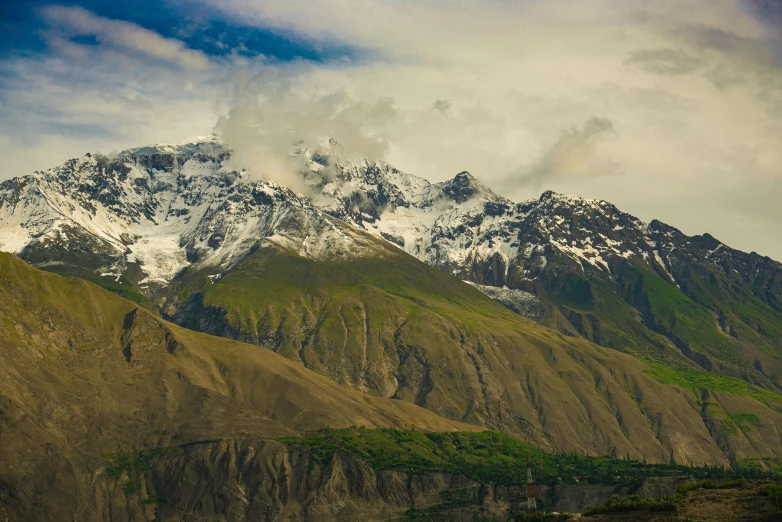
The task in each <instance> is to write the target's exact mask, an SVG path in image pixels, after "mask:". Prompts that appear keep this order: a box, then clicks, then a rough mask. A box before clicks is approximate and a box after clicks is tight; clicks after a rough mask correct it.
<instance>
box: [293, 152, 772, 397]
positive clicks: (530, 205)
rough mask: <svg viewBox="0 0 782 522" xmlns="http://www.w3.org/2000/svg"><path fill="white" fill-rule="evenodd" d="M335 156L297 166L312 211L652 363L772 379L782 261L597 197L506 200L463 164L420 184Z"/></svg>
mask: <svg viewBox="0 0 782 522" xmlns="http://www.w3.org/2000/svg"><path fill="white" fill-rule="evenodd" d="M332 155H333V156H335V157H336V158H337V160H336V161H333V162H330V160H329V158H330V157H331V156H329V155H327V153H323V152H321V153H320V154H319V155H315V156H308V158H309V159H308V161H307V163H306V164H307V166H308V167H309V170H308V172H306V174H305V177H306V179H308V180H309V182H310V184H311V186H312V187H313V188H314V189H315V190H316V191H318V192H319V197H320V198H321V199H319V200H316V201H318V202H319V204H320V206H321V207H322V208H324V209H325V210H326V211H327V212H329V213H331V214H333V215H335V216H338V217H340V218H342V219H345V220H346V221H349V222H351V223H353V224H356V225H358V226H360V227H362V228H364V229H366V230H367V231H369V232H371V233H374V234H376V235H378V236H380V237H383V238H385V239H387V240H388V241H390V242H392V243H394V244H396V245H398V246H399V247H400V248H402V249H404V250H405V251H406V252H408V253H409V254H411V255H413V256H415V257H417V258H419V259H421V260H422V261H425V262H426V263H428V264H430V265H432V266H436V267H438V268H440V269H441V270H444V271H446V272H448V273H451V274H453V275H455V276H456V277H459V278H460V279H463V280H466V281H470V282H473V283H476V284H478V285H482V286H483V287H487V286H488V287H497V288H500V289H501V288H507V289H508V290H521V291H526V292H527V293H532V294H534V295H536V296H537V297H538V298H539V299H540V300H541V301H542V302H543V303H544V304H545V305H546V307H547V308H548V313H547V314H545V316H543V317H541V315H542V314H538V315H535V313H534V312H533V314H532V315H529V314H528V316H529V317H532V318H534V319H536V320H540V321H541V322H543V323H544V324H546V325H548V326H551V327H553V328H556V329H558V330H560V331H562V332H563V333H569V334H578V335H582V336H584V337H586V338H588V339H590V340H592V341H594V342H596V343H598V344H602V345H604V346H611V347H614V348H617V349H619V350H623V351H626V352H628V353H632V354H635V355H640V356H643V357H646V358H649V359H653V360H659V361H664V362H666V363H669V364H674V365H676V366H679V367H682V368H687V367H695V366H697V367H701V368H704V369H707V370H710V371H717V372H721V373H725V374H728V375H732V376H736V377H739V378H742V379H745V380H748V381H750V382H754V383H758V384H761V385H763V386H767V387H771V388H773V389H779V388H780V386H782V380H780V377H782V366H781V365H780V359H779V355H780V354H782V265H781V264H780V263H777V262H775V261H773V260H771V259H769V258H767V257H762V256H759V255H757V254H754V253H752V254H745V253H743V252H739V251H737V250H734V249H731V248H729V247H727V246H726V245H724V244H722V243H720V242H719V241H717V240H716V239H714V238H713V237H711V236H709V235H708V234H707V235H703V236H695V237H688V236H686V235H684V234H683V233H681V232H680V231H678V230H677V229H675V228H673V227H670V226H668V225H665V224H663V223H661V222H659V221H652V222H651V223H648V224H646V223H643V222H641V221H640V220H638V219H637V218H635V217H633V216H631V215H629V214H626V213H624V212H621V211H620V210H618V209H617V208H616V207H615V206H613V205H611V204H610V203H607V202H605V201H596V200H586V199H583V198H579V197H574V196H562V195H559V194H555V193H553V192H546V193H544V194H543V195H542V196H541V197H540V199H538V200H530V201H526V202H523V203H513V202H511V201H509V200H507V199H505V198H502V197H500V196H497V195H496V194H494V193H493V192H492V191H491V190H490V189H488V188H487V187H485V186H484V185H482V184H481V183H480V182H478V181H477V180H476V179H475V178H474V177H472V176H471V175H470V174H468V173H466V172H462V173H460V174H458V175H457V176H456V177H454V178H453V179H452V180H449V181H446V182H443V183H434V184H430V183H428V182H427V181H425V180H423V179H421V178H417V177H414V176H410V175H408V174H404V173H402V172H399V171H398V170H396V169H394V168H392V167H390V166H388V165H385V164H381V163H368V162H363V163H355V162H349V161H344V160H343V161H341V160H340V159H339V154H338V152H332ZM313 157H314V158H315V159H312V158H313ZM324 158H325V159H324ZM315 160H317V161H315ZM318 162H320V163H318ZM324 171H325V172H327V174H326V175H324V174H323V172H324ZM489 295H492V296H495V297H496V296H497V295H498V294H497V291H494V290H490V291H489ZM507 297H508V293H507V292H506V296H505V299H504V301H503V300H502V299H501V301H503V302H506V304H508V300H507ZM509 306H511V307H512V308H513V305H509ZM517 309H519V310H521V311H522V313H527V312H526V310H527V308H524V309H521V308H518V307H517Z"/></svg>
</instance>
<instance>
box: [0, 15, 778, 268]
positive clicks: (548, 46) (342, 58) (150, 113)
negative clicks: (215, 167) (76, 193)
mask: <svg viewBox="0 0 782 522" xmlns="http://www.w3.org/2000/svg"><path fill="white" fill-rule="evenodd" d="M78 1H79V0H75V2H77V3H78ZM85 1H86V0H85ZM90 1H91V2H92V4H91V5H93V6H97V5H98V2H96V1H94V0H90ZM764 2H766V5H765V7H764V5H763V3H764ZM82 5H86V4H84V3H83V4H82ZM145 5H146V4H145ZM150 5H151V4H150ZM165 5H166V6H167V7H168V8H170V9H169V14H170V13H171V12H174V11H175V12H177V13H190V12H198V13H199V17H201V18H200V19H199V20H198V24H195V25H192V24H191V28H192V31H179V32H176V31H169V32H166V31H164V30H163V29H162V28H161V25H154V24H151V25H150V24H147V25H144V24H143V22H142V21H141V19H140V18H134V19H133V20H135V21H136V22H138V23H136V24H133V23H130V22H128V21H121V20H115V19H113V18H112V17H113V15H107V14H106V12H105V11H99V13H102V14H103V15H104V16H99V15H98V14H95V13H91V12H89V11H85V10H83V9H81V10H80V9H74V8H63V7H53V8H49V10H46V11H43V12H42V16H43V17H44V21H45V24H46V27H47V31H46V33H45V35H46V37H47V38H48V39H49V40H48V41H49V43H50V45H51V46H52V47H51V48H50V49H51V51H52V52H48V53H46V54H43V55H35V56H32V57H29V56H28V57H27V58H26V59H25V60H21V61H14V62H12V61H6V62H5V63H0V84H2V86H0V103H2V105H3V112H2V115H1V116H0V118H2V121H0V154H2V157H3V158H4V167H5V166H7V165H9V164H15V165H19V167H20V168H22V167H23V166H24V165H30V166H32V165H34V166H35V167H36V168H39V167H45V166H47V165H45V164H42V163H43V162H44V161H51V162H56V161H55V160H59V159H64V158H63V155H64V154H67V151H68V150H71V151H72V152H71V153H81V152H84V151H85V150H90V149H95V148H101V147H102V148H107V147H120V146H133V145H137V144H140V143H144V142H149V141H152V142H156V141H162V140H168V141H178V140H179V139H180V138H181V137H182V136H189V135H195V134H204V133H207V132H209V130H210V129H211V128H212V127H213V125H214V122H215V121H217V120H218V118H222V120H221V124H220V127H219V128H220V129H222V130H223V131H224V132H225V135H226V136H227V137H228V138H229V140H230V141H231V143H232V144H233V145H235V146H237V148H241V149H242V150H246V151H249V152H248V155H246V157H245V158H244V162H245V163H247V164H248V165H250V164H252V165H254V167H253V168H254V169H255V170H264V169H265V170H266V171H269V172H267V175H268V176H269V177H274V174H273V173H271V172H270V171H272V170H274V169H272V168H271V166H270V165H271V160H270V159H268V158H269V157H270V156H269V154H271V155H272V156H273V157H278V155H279V150H278V149H280V148H285V147H286V146H287V145H286V144H287V143H288V142H289V141H291V140H293V139H296V138H294V135H298V136H299V139H305V140H306V139H312V136H314V135H315V134H317V133H327V134H335V135H337V137H340V136H339V135H341V136H342V140H343V141H345V142H346V143H348V144H349V145H350V148H353V149H355V150H356V151H361V152H363V153H366V154H369V155H372V156H380V157H382V158H384V159H385V160H387V161H389V162H390V163H392V164H394V165H395V166H397V167H399V168H402V169H403V170H407V171H409V172H412V173H416V174H420V175H422V176H424V177H427V178H429V179H431V180H433V181H439V180H442V179H445V178H447V177H451V176H453V175H454V174H455V173H456V172H459V171H461V170H469V171H471V172H472V173H473V174H475V175H477V176H478V177H480V178H482V179H483V180H484V181H485V182H486V183H488V184H489V185H494V186H497V185H499V184H500V183H502V189H503V194H504V195H507V196H509V197H512V198H514V199H523V198H527V197H534V196H536V195H537V193H538V192H539V191H540V190H541V189H542V188H551V189H553V190H557V191H560V192H569V193H577V194H581V195H584V196H587V197H599V198H604V199H608V200H611V201H613V202H614V203H616V204H618V205H620V206H621V207H623V208H626V209H627V210H629V211H631V212H634V213H636V214H638V215H639V216H640V217H641V218H644V219H651V218H661V219H663V220H668V221H671V222H673V224H676V225H679V226H681V227H682V228H684V230H685V231H687V232H691V233H698V232H703V231H707V230H708V231H710V232H712V233H713V234H715V235H716V236H718V237H719V238H720V239H723V240H725V241H727V242H729V243H731V244H734V245H736V246H738V247H742V248H746V249H750V250H751V249H756V250H759V249H761V248H762V249H765V251H766V252H768V253H773V254H774V255H775V256H776V257H778V258H782V240H780V239H774V238H778V233H777V231H776V228H775V225H773V221H772V220H771V219H765V218H763V219H764V220H765V221H764V220H761V219H758V221H757V225H756V227H755V229H753V230H752V231H751V232H741V231H739V230H737V229H736V228H735V227H733V226H731V225H730V223H731V219H732V220H733V222H737V223H738V222H742V220H745V221H746V220H751V219H753V218H756V217H758V216H759V215H760V214H759V213H758V212H757V209H754V208H753V204H752V203H751V201H750V200H751V199H752V198H753V197H754V194H755V193H754V192H752V191H749V192H744V193H745V194H746V197H735V198H734V197H733V195H736V194H740V193H742V192H741V191H738V190H737V187H741V186H750V185H753V184H754V185H757V186H763V187H767V190H766V191H764V194H766V193H768V194H772V195H771V196H769V197H767V198H765V199H763V201H764V202H765V203H763V204H764V205H767V204H768V202H769V201H773V200H774V197H777V198H779V199H782V193H779V190H780V188H779V187H780V184H779V183H778V180H779V179H782V167H781V166H782V149H780V147H779V146H778V144H779V140H780V139H782V89H780V88H779V86H780V85H782V71H781V70H780V59H779V57H780V53H779V50H780V45H779V42H780V30H779V23H778V21H779V20H780V18H779V16H778V10H769V8H770V7H771V8H773V6H774V2H771V3H769V2H768V1H767V0H655V1H654V2H648V1H643V0H525V1H524V2H508V1H506V0H464V1H461V2H459V3H458V6H459V8H458V9H455V8H454V4H453V2H450V1H447V0H422V1H418V2H389V1H386V0H317V1H316V0H167V2H166V3H165ZM94 9H97V7H95V8H94ZM763 9H765V11H764V10H763ZM172 10H173V11H172ZM758 13H760V14H758ZM142 25H144V26H143V27H142ZM201 27H210V28H212V29H210V30H209V31H203V30H202V29H200V28H201ZM199 31H200V32H199ZM224 33H225V35H229V36H230V37H226V36H224ZM237 34H240V35H244V36H241V37H235V38H234V35H237ZM253 34H254V35H260V36H257V38H256V37H252V38H250V36H247V35H253ZM264 35H271V37H270V38H266V36H264ZM245 36H247V37H246V38H245ZM183 42H187V43H186V44H185V43H183ZM286 42H291V45H292V47H291V48H290V49H287V48H286V47H285V46H286V45H287V43H286ZM296 42H306V48H307V49H308V50H307V52H304V51H301V49H299V48H298V47H296ZM243 45H249V46H250V47H252V49H251V51H252V52H245V51H243V50H242V49H241V46H243ZM210 49H211V51H210ZM330 49H331V50H334V49H336V50H341V51H338V52H331V51H329V50H330ZM345 50H347V51H345ZM275 52H277V54H278V55H279V56H285V58H284V59H274V58H273V57H274V56H275ZM262 55H263V56H262ZM326 56H329V57H331V58H327V59H324V57H326ZM269 57H271V58H269ZM280 78H286V79H287V80H286V81H285V82H280ZM391 100H392V101H391ZM596 116H597V118H596ZM79 125H82V126H79ZM68 126H71V127H68ZM45 129H49V130H50V131H51V134H44V133H45V132H46V131H45ZM101 129H103V130H105V131H112V132H104V133H101ZM69 130H71V131H76V132H78V133H79V135H80V138H79V139H76V138H74V137H73V136H71V135H68V134H67V133H68V132H69ZM93 132H94V134H93V135H92V137H89V134H90V133H93ZM346 137H347V138H346ZM36 140H38V141H37V142H36ZM22 142H24V143H25V144H26V145H25V146H24V147H21V146H20V143H22ZM283 142H284V143H283ZM263 148H265V149H266V150H267V152H268V153H269V154H266V155H264V154H260V155H258V154H256V153H257V151H259V150H261V149H263ZM253 151H255V152H253ZM237 157H238V156H237ZM15 173H16V171H14V174H15ZM606 173H613V174H615V175H610V176H607V175H604V174H606ZM617 173H621V175H616V174H617ZM8 175H9V171H6V170H4V171H2V172H0V177H7V176H8ZM279 179H284V178H279ZM726 200H731V201H732V203H731V204H730V205H728V204H726V203H725V201H726ZM762 215H763V216H766V217H768V216H776V214H775V213H774V212H765V213H762ZM777 225H778V224H777ZM714 227H716V228H714ZM721 231H724V233H722V232H721ZM769 238H771V239H769Z"/></svg>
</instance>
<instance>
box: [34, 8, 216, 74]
mask: <svg viewBox="0 0 782 522" xmlns="http://www.w3.org/2000/svg"><path fill="white" fill-rule="evenodd" d="M41 13H42V16H43V18H44V19H45V20H46V21H47V22H48V23H49V24H51V26H52V28H51V32H49V33H48V40H49V43H50V44H51V45H53V46H55V47H57V48H59V49H61V50H62V51H64V52H67V53H69V54H72V53H74V52H78V53H85V52H86V51H87V49H85V48H84V47H85V46H81V45H78V44H75V43H73V42H72V41H71V40H70V39H71V38H73V37H75V36H94V37H95V38H96V39H97V40H98V42H99V43H100V44H101V45H107V46H110V47H113V48H115V49H120V50H123V51H132V52H136V53H140V54H142V55H145V56H147V57H150V58H155V59H158V60H163V61H166V62H171V63H175V64H177V65H179V66H181V67H186V68H190V69H205V68H207V67H208V66H209V60H208V59H207V57H206V56H205V55H204V54H203V53H201V52H199V51H195V50H192V49H188V48H187V47H186V46H185V44H184V43H182V42H181V41H179V40H175V39H172V38H163V37H162V36H160V35H159V34H157V33H155V32H153V31H149V30H147V29H144V28H143V27H140V26H138V25H136V24H132V23H128V22H124V21H121V20H112V19H109V18H103V17H101V16H97V15H95V14H93V13H91V12H89V11H87V10H85V9H82V8H80V7H65V6H47V7H44V8H43V9H42V10H41Z"/></svg>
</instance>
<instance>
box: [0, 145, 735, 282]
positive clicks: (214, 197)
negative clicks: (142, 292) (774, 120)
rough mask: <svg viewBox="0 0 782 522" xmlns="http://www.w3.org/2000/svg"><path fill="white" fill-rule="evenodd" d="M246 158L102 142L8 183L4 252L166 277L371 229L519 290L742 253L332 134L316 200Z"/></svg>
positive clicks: (335, 244) (670, 269)
mask: <svg viewBox="0 0 782 522" xmlns="http://www.w3.org/2000/svg"><path fill="white" fill-rule="evenodd" d="M230 154H231V151H230V150H228V149H227V148H225V147H224V146H223V145H222V144H221V143H220V139H219V137H218V136H215V135H212V136H207V137H202V138H198V139H197V140H195V141H189V142H186V143H180V144H171V145H152V146H147V147H139V148H134V149H128V150H126V151H123V152H122V153H120V154H119V155H117V156H116V157H115V158H107V157H105V156H101V155H90V154H87V155H85V156H84V157H82V158H77V159H73V160H69V161H67V162H66V163H65V164H63V165H61V166H59V167H56V168H53V169H49V170H47V171H44V172H38V173H36V174H34V175H31V176H26V177H23V178H16V179H13V180H9V181H7V182H4V183H2V184H0V249H2V250H6V251H12V252H17V253H20V254H22V255H23V256H24V257H25V258H26V259H28V260H31V262H41V263H44V262H50V261H51V259H52V255H54V254H52V253H53V252H59V254H56V255H57V256H60V257H59V258H58V259H59V261H58V262H65V263H68V262H70V261H69V259H76V258H78V259H80V261H79V263H82V264H83V263H86V262H88V263H91V264H92V266H94V267H95V269H96V270H97V271H98V272H99V273H101V274H103V275H112V276H115V277H121V276H122V274H124V273H126V272H128V271H129V270H131V268H132V267H135V268H133V270H136V271H137V272H138V271H139V270H140V272H141V274H142V278H141V281H142V284H153V283H163V282H166V281H170V280H171V278H173V277H175V276H176V275H177V274H178V273H179V272H180V271H182V270H183V269H185V268H187V267H190V266H194V265H195V266H198V267H211V268H210V269H213V270H214V271H215V274H218V275H219V273H221V271H222V270H225V269H227V267H230V266H232V264H234V263H236V262H238V261H239V260H241V259H242V257H243V256H245V255H247V253H248V252H251V251H252V250H253V249H254V248H257V246H258V245H259V244H263V243H270V244H275V245H278V246H280V247H283V248H286V249H293V250H295V251H296V252H297V253H299V254H300V255H303V256H309V257H313V258H323V257H328V256H330V255H336V256H341V257H345V256H353V255H365V254H367V253H368V252H375V253H374V254H371V255H375V254H377V252H376V249H375V247H372V246H368V245H369V243H367V241H366V237H367V236H366V235H364V234H361V233H359V232H357V231H356V229H355V228H354V227H357V228H360V229H363V230H364V231H366V232H368V233H369V234H372V235H374V236H376V237H378V238H382V239H384V240H385V241H387V242H388V243H391V244H393V245H396V246H397V247H398V248H400V249H403V250H404V251H406V252H407V253H409V254H410V255H413V256H415V257H417V258H419V259H421V260H422V261H424V262H426V263H429V264H431V265H433V266H436V267H439V268H441V269H443V270H445V271H447V272H450V273H452V274H454V275H456V276H457V277H460V278H462V279H466V280H471V281H472V282H474V283H478V284H481V285H490V286H499V287H502V286H508V287H509V288H511V289H514V288H515V289H518V288H522V287H523V286H524V285H526V284H529V282H530V281H541V280H544V279H545V278H546V277H547V276H546V274H548V273H550V272H551V271H555V272H561V271H563V270H566V271H575V272H579V273H586V272H588V271H591V272H594V273H597V274H598V276H599V277H611V274H612V271H613V270H614V269H615V267H616V266H617V263H620V262H625V261H628V260H632V261H633V262H642V263H646V264H647V265H649V266H651V267H653V269H654V270H656V271H657V272H658V273H660V274H661V275H662V276H663V277H665V278H666V279H668V280H669V281H671V282H674V283H675V279H674V275H673V274H674V273H675V269H674V266H675V263H676V262H677V259H681V255H682V254H681V252H682V251H685V250H686V251H692V250H693V249H695V250H694V251H697V253H698V255H699V256H700V257H701V258H703V259H709V260H710V262H714V263H718V262H719V263H722V262H726V261H724V260H725V259H729V258H730V256H732V255H733V254H732V252H734V251H732V250H730V249H728V248H727V247H724V245H722V244H721V243H720V242H719V241H717V240H716V239H714V238H713V237H711V236H709V235H704V236H696V237H692V238H690V237H687V236H685V235H684V234H682V233H681V232H680V231H678V230H676V229H675V228H673V227H669V226H668V225H665V224H664V223H660V222H659V221H652V222H651V223H649V224H648V225H647V224H645V223H643V222H641V221H640V220H638V219H637V218H635V217H633V216H631V215H629V214H625V213H623V212H621V211H620V210H618V209H617V208H616V207H615V206H613V205H612V204H610V203H608V202H605V201H602V200H590V199H585V198H581V197H578V196H569V195H564V194H558V193H555V192H553V191H546V192H544V193H543V194H542V195H541V196H540V197H539V198H537V199H531V200H529V201H526V202H523V203H514V202H512V201H510V200H507V199H505V198H503V197H501V196H498V195H497V194H495V193H494V192H492V191H491V189H489V188H488V187H486V186H485V185H483V184H482V183H481V182H480V181H478V179H476V178H475V177H474V176H473V175H471V174H470V173H468V172H460V173H458V174H456V176H454V177H453V178H452V179H450V180H447V181H444V182H440V183H430V182H429V181H427V180H425V179H423V178H420V177H418V176H414V175H411V174H408V173H405V172H402V171H400V170H398V169H395V168H394V167H392V166H391V165H388V164H387V163H384V162H381V161H372V160H367V159H363V158H350V157H348V155H347V154H345V152H344V150H343V149H342V147H341V146H340V145H339V143H338V142H336V141H335V140H332V139H327V138H324V141H323V142H322V143H321V144H320V146H318V147H316V148H314V149H308V148H305V147H304V146H303V145H302V144H299V145H298V146H295V147H294V149H293V152H292V156H293V158H294V160H295V161H296V162H298V164H299V167H300V168H301V176H302V179H303V181H304V187H305V188H306V190H305V191H306V193H307V197H303V196H299V195H297V194H295V193H293V192H292V191H291V190H289V189H288V188H285V187H282V186H280V185H277V184H275V183H272V182H268V181H264V180H258V179H256V178H255V177H254V176H252V175H251V173H249V172H246V171H241V172H237V171H235V170H233V169H232V168H231V167H230V166H229V165H230V163H229V162H228V161H227V160H228V159H229V158H230ZM334 218H339V219H334ZM340 220H342V221H340ZM345 222H346V223H348V224H347V225H346V224H345ZM350 225H352V226H350ZM362 238H363V239H362ZM385 244H387V243H385ZM85 245H87V246H85ZM362 245H363V246H362ZM373 249H374V250H373ZM688 249H689V250H688ZM367 255H369V254H367ZM84 259H88V261H84Z"/></svg>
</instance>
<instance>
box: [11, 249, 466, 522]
mask: <svg viewBox="0 0 782 522" xmlns="http://www.w3.org/2000/svg"><path fill="white" fill-rule="evenodd" d="M326 425H330V426H334V427H336V426H341V427H348V426H350V425H361V426H367V427H397V428H402V427H408V426H411V425H414V426H417V427H418V428H420V429H422V430H433V431H452V430H460V431H461V430H476V429H479V428H477V427H475V426H467V425H464V424H460V423H455V422H452V421H448V420H446V419H443V418H441V417H437V416H436V415H434V414H432V413H430V412H428V411H426V410H424V409H421V408H418V407H416V406H414V405H412V404H410V403H408V402H403V401H391V400H388V399H381V398H371V397H366V396H362V395H360V394H358V393H356V392H353V391H350V390H348V389H345V388H344V387H341V386H338V385H336V384H334V383H333V382H331V381H329V380H328V379H326V378H324V377H322V376H320V375H317V374H315V373H314V372H311V371H309V370H306V369H305V368H302V367H301V366H300V365H298V364H295V363H293V362H290V361H288V360H287V359H285V358H283V357H280V356H278V355H276V354H273V353H270V352H269V351H267V350H259V349H258V348H257V347H255V346H249V345H245V344H241V343H238V342H235V341H230V340H227V339H222V338H218V337H211V336H208V335H205V334H201V333H196V332H192V331H188V330H185V329H183V328H180V327H177V326H175V325H172V324H169V323H165V322H163V321H161V320H160V319H158V318H156V317H154V316H153V315H152V314H150V313H148V312H147V311H145V310H143V309H142V308H139V307H138V306H137V305H135V304H133V303H132V302H130V301H126V300H124V299H121V298H119V297H117V296H115V295H113V294H111V293H109V292H107V291H105V290H103V289H101V288H99V287H97V286H95V285H92V284H90V283H87V282H85V281H83V280H81V279H76V278H72V279H67V280H66V279H64V278H62V277H59V276H57V275H54V274H49V273H45V272H40V271H38V270H35V269H34V268H32V267H30V266H29V265H28V264H26V263H24V262H23V261H21V260H19V259H18V258H16V257H15V256H12V255H9V254H4V253H0V514H2V515H3V519H4V520H152V519H153V518H154V517H153V516H150V517H146V516H145V515H144V513H147V514H149V513H148V511H149V508H152V506H145V505H143V504H142V505H139V504H138V503H137V502H135V503H129V502H128V500H127V499H126V498H125V497H126V495H125V494H124V493H123V491H122V489H121V488H120V486H119V485H118V484H116V482H117V480H116V479H117V478H119V477H112V476H111V474H110V473H109V472H108V471H107V469H106V468H107V464H108V463H107V462H106V457H105V455H106V454H115V453H131V454H133V453H136V452H138V451H141V450H153V449H160V448H167V447H172V446H180V445H187V444H191V443H196V442H201V441H217V440H244V439H257V438H258V437H280V436H296V435H301V434H303V433H304V432H305V431H307V430H312V429H317V428H321V427H323V426H326ZM270 476H274V474H273V473H271V474H270ZM270 480H271V479H270ZM179 487H181V488H184V487H185V484H179ZM126 489H127V488H126ZM145 510H146V511H145Z"/></svg>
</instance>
